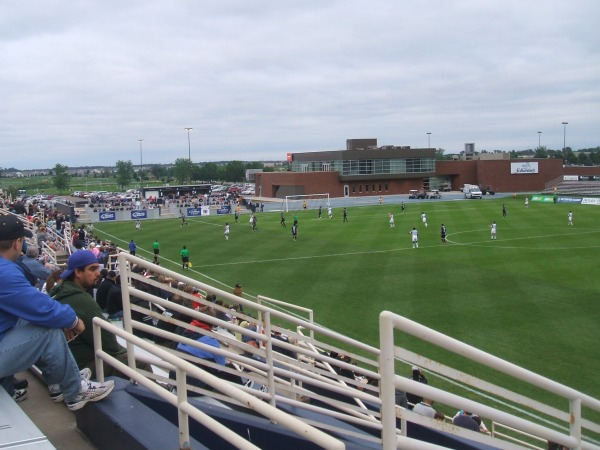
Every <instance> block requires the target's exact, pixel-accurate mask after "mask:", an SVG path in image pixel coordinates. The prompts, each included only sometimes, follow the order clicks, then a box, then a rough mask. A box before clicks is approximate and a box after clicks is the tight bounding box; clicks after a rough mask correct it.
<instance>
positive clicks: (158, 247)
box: [152, 239, 160, 264]
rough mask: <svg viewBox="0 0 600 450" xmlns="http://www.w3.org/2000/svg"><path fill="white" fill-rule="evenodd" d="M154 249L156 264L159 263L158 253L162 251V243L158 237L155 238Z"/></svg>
mask: <svg viewBox="0 0 600 450" xmlns="http://www.w3.org/2000/svg"><path fill="white" fill-rule="evenodd" d="M152 251H153V252H154V264H158V255H159V253H160V244H159V243H158V239H155V240H154V242H153V243H152Z"/></svg>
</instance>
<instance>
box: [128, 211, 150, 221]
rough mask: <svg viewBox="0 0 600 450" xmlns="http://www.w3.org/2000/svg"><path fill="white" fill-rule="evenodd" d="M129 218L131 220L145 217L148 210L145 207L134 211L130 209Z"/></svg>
mask: <svg viewBox="0 0 600 450" xmlns="http://www.w3.org/2000/svg"><path fill="white" fill-rule="evenodd" d="M131 218H132V219H133V220H141V219H147V218H148V211H146V210H145V209H136V210H134V211H131Z"/></svg>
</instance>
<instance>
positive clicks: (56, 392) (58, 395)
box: [48, 367, 92, 403]
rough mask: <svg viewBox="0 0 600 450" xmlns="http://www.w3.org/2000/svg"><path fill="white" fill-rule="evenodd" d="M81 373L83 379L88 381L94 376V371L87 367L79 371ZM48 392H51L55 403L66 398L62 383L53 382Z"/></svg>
mask: <svg viewBox="0 0 600 450" xmlns="http://www.w3.org/2000/svg"><path fill="white" fill-rule="evenodd" d="M79 375H81V380H83V381H88V380H89V379H90V378H92V371H91V370H90V369H88V368H87V367H86V368H85V369H82V370H80V371H79ZM48 392H50V398H51V399H52V401H53V402H54V403H60V402H62V401H63V400H64V397H63V393H62V391H61V390H60V384H51V385H50V386H48Z"/></svg>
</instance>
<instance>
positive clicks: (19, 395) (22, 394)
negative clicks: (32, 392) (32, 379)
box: [12, 389, 27, 403]
mask: <svg viewBox="0 0 600 450" xmlns="http://www.w3.org/2000/svg"><path fill="white" fill-rule="evenodd" d="M12 398H13V400H14V401H15V402H17V403H18V402H22V401H23V400H25V399H26V398H27V389H16V390H15V393H14V394H13V396H12Z"/></svg>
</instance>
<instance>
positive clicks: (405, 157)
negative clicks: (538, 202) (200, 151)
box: [255, 139, 600, 198]
mask: <svg viewBox="0 0 600 450" xmlns="http://www.w3.org/2000/svg"><path fill="white" fill-rule="evenodd" d="M435 157H436V152H435V149H431V148H421V149H411V148H409V147H396V146H384V147H378V146H377V139H348V140H347V142H346V150H335V151H326V152H308V153H291V154H290V155H288V161H289V162H290V167H291V171H290V172H272V173H257V174H256V180H255V182H256V194H257V195H259V196H264V197H275V198H285V196H286V195H310V194H321V193H329V195H330V196H331V197H360V196H372V195H393V194H407V193H408V191H409V190H411V189H425V190H429V189H440V190H460V189H461V188H462V186H463V185H464V184H476V185H478V186H480V187H481V188H488V187H490V188H491V189H493V190H494V191H497V192H535V191H540V192H541V191H543V190H544V189H545V187H546V184H547V183H549V182H551V181H553V180H556V179H558V178H559V177H562V176H564V175H600V167H563V161H562V160H561V159H533V158H532V159H491V160H487V159H473V160H463V161H436V159H435Z"/></svg>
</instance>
